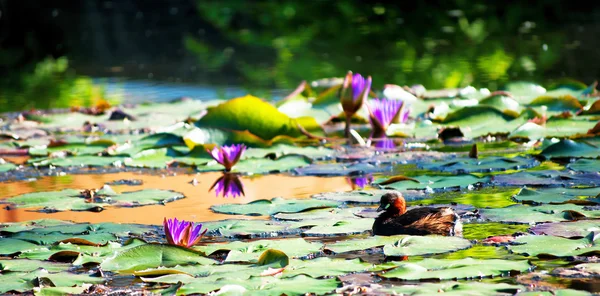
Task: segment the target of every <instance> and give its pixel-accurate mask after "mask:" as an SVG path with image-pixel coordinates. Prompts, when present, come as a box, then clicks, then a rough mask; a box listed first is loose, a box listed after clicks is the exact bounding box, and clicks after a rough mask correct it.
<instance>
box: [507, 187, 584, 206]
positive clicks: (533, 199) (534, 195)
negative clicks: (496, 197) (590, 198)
mask: <svg viewBox="0 0 600 296" xmlns="http://www.w3.org/2000/svg"><path fill="white" fill-rule="evenodd" d="M513 198H514V199H515V200H516V201H519V202H527V203H532V204H543V203H546V204H547V203H551V204H560V203H565V202H568V201H572V200H575V199H576V198H575V197H574V196H571V195H563V194H556V193H548V192H543V191H536V190H533V189H528V188H522V189H521V190H520V191H519V193H517V194H516V195H515V196H513Z"/></svg>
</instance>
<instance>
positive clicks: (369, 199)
mask: <svg viewBox="0 0 600 296" xmlns="http://www.w3.org/2000/svg"><path fill="white" fill-rule="evenodd" d="M387 192H389V190H379V189H374V190H354V191H348V192H325V193H319V194H315V195H313V196H312V198H315V199H325V200H334V201H339V202H345V203H357V204H378V203H379V201H380V200H381V196H382V195H384V194H385V193H387ZM402 195H403V196H404V199H405V200H407V201H411V200H419V199H423V198H425V197H426V195H425V193H423V192H422V191H416V190H408V191H404V192H402Z"/></svg>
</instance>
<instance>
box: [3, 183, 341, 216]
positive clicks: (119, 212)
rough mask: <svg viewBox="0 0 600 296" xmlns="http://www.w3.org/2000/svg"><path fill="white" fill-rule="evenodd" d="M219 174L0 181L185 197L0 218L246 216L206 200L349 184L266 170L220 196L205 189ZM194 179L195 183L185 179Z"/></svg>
mask: <svg viewBox="0 0 600 296" xmlns="http://www.w3.org/2000/svg"><path fill="white" fill-rule="evenodd" d="M220 176H221V173H203V174H198V175H188V174H185V175H177V176H156V175H146V174H139V173H131V172H128V173H115V174H101V175H92V174H89V175H66V176H54V177H44V178H41V179H39V180H37V181H33V182H26V181H20V182H11V183H2V184H1V185H0V196H2V197H11V196H15V195H19V194H24V193H30V192H39V191H55V190H62V189H67V188H72V189H93V188H100V187H102V186H103V185H104V184H105V183H106V182H111V181H114V180H121V179H141V180H143V182H144V183H143V184H142V185H140V186H128V185H112V186H111V187H112V188H113V189H114V190H115V191H116V192H125V191H137V190H142V189H165V190H174V191H177V192H181V193H183V194H184V195H185V196H186V198H184V199H181V200H178V201H175V202H171V203H167V204H166V205H154V206H143V207H136V208H117V207H109V208H107V209H106V210H104V211H102V212H99V213H94V212H74V211H65V212H58V213H39V212H32V211H30V210H26V209H16V210H6V209H4V207H2V209H1V210H0V222H17V221H26V220H33V219H62V220H71V221H75V222H92V223H99V222H119V223H140V224H161V223H162V221H163V217H177V218H179V219H185V220H192V221H198V222H201V221H213V220H222V219H227V218H235V217H240V218H254V219H257V218H258V219H260V217H249V216H231V215H224V214H217V213H214V212H212V211H211V210H210V209H209V208H210V206H212V205H216V204H224V203H248V202H250V201H253V200H257V199H270V198H273V197H278V196H279V197H284V198H308V197H310V196H311V195H313V194H316V193H320V192H329V191H340V190H351V189H352V187H351V185H350V184H349V183H348V182H347V181H346V179H345V178H342V177H335V178H318V177H292V176H289V175H283V174H279V175H267V176H260V177H252V176H243V177H240V179H241V182H242V183H243V184H244V192H245V196H242V197H237V198H232V197H227V198H223V197H221V196H219V197H217V196H215V191H214V190H212V191H210V192H209V189H210V187H211V186H212V184H213V183H214V182H215V181H216V180H217V179H218V178H219V177H220ZM194 178H196V179H197V180H198V184H197V185H196V186H194V185H192V184H191V183H190V181H191V180H192V179H194Z"/></svg>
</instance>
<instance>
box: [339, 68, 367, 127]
mask: <svg viewBox="0 0 600 296" xmlns="http://www.w3.org/2000/svg"><path fill="white" fill-rule="evenodd" d="M371 82H372V80H371V76H369V77H367V78H366V79H365V78H364V77H363V76H362V75H360V74H358V73H356V74H352V71H348V73H347V74H346V77H345V78H344V82H343V83H342V88H341V89H340V103H341V104H342V109H344V114H345V116H346V137H348V136H350V121H351V119H352V116H353V115H354V114H356V112H358V110H359V109H360V108H361V107H362V106H363V104H364V102H365V101H366V100H367V98H368V96H369V92H370V91H371Z"/></svg>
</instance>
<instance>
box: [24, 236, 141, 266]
mask: <svg viewBox="0 0 600 296" xmlns="http://www.w3.org/2000/svg"><path fill="white" fill-rule="evenodd" d="M76 243H77V241H75V243H58V244H54V245H52V246H46V248H37V249H30V250H26V251H24V252H23V253H21V254H20V255H19V256H18V258H27V259H36V260H49V259H50V258H51V257H52V256H53V255H55V254H57V253H60V252H69V254H70V255H72V257H77V258H76V259H75V261H74V262H73V265H82V264H84V263H89V262H96V263H100V262H102V260H104V259H105V258H106V257H107V256H111V255H113V254H115V252H118V251H123V250H126V249H131V248H134V247H137V246H140V245H143V244H146V242H145V241H143V240H140V239H133V240H131V241H128V242H127V243H126V244H124V245H121V244H120V243H118V242H112V241H110V242H108V243H107V244H105V245H101V246H89V245H82V244H76Z"/></svg>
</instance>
